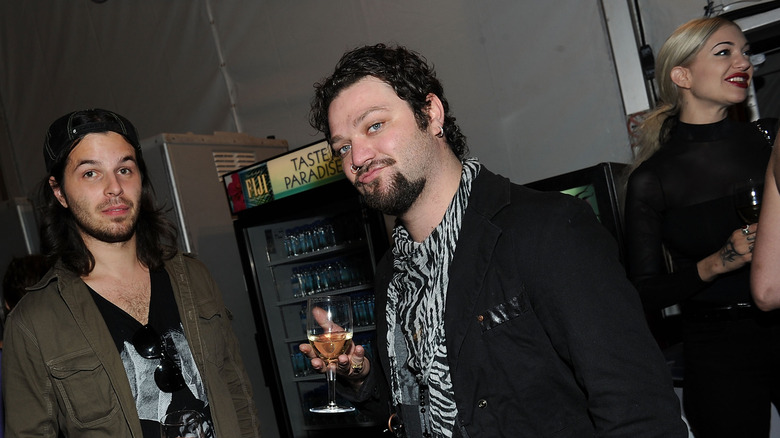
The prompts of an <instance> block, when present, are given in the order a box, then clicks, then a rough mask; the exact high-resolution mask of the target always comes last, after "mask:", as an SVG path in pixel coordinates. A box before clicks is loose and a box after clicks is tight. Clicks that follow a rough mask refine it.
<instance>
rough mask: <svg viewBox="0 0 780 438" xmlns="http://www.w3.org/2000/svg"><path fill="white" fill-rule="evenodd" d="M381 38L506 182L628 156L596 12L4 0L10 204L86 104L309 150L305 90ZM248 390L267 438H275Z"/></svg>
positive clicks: (147, 125) (496, 1) (448, 3)
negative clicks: (404, 49)
mask: <svg viewBox="0 0 780 438" xmlns="http://www.w3.org/2000/svg"><path fill="white" fill-rule="evenodd" d="M609 1H613V2H619V1H621V0H609ZM689 2H690V3H691V4H697V5H698V4H702V5H703V3H704V2H703V1H698V2H694V1H692V0H689ZM646 3H652V2H650V1H649V0H648V1H646ZM664 3H668V4H670V5H675V4H677V3H678V2H676V1H672V0H669V1H665V2H664ZM682 3H686V2H682ZM627 4H628V2H627ZM698 7H699V8H700V7H701V5H699V6H698ZM669 8H672V9H675V8H677V6H669ZM677 21H680V22H681V21H683V20H675V22H677ZM664 32H666V30H664ZM377 42H395V43H399V44H402V45H406V46H408V47H410V48H412V49H414V50H416V51H419V52H420V53H422V54H423V55H424V56H426V57H427V58H428V59H429V60H430V61H431V62H432V63H433V64H434V65H435V67H436V69H437V71H438V74H439V78H440V79H441V80H442V82H443V83H444V89H445V93H446V97H447V98H448V99H449V101H450V105H451V107H452V109H453V112H454V114H455V116H456V117H457V119H458V122H459V124H460V125H461V128H462V129H463V132H464V133H465V134H466V135H467V137H468V138H469V144H470V148H471V152H472V155H473V156H477V157H479V158H480V159H481V161H482V162H483V163H484V164H486V165H487V166H488V167H489V168H491V169H492V170H493V171H496V172H498V173H501V174H503V175H505V176H507V177H509V178H511V179H512V180H514V181H515V182H518V183H525V182H530V181H533V180H537V179H541V178H544V177H548V176H552V175H556V174H560V173H564V172H568V171H572V170H576V169H580V168H583V167H588V166H591V165H594V164H596V163H599V162H603V161H617V162H627V161H629V160H630V158H631V156H630V150H629V147H628V134H627V131H626V121H625V112H624V109H623V103H622V100H621V91H620V86H619V84H618V79H617V75H616V71H615V66H614V62H613V59H612V55H611V49H610V40H609V36H608V32H607V26H606V22H605V19H604V14H603V11H602V8H601V2H599V1H595V0H591V1H582V0H551V1H517V0H484V1H473V0H425V1H419V0H396V1H381V0H342V1H328V2H326V1H316V0H295V1H282V0H276V1H272V0H167V1H159V0H157V1H154V0H136V1H131V0H107V1H106V2H105V3H95V2H93V1H90V0H3V1H2V2H0V165H2V167H0V169H1V170H2V179H3V181H4V182H5V186H6V188H7V190H8V191H9V196H10V197H24V196H29V195H31V194H32V192H33V191H34V188H35V185H36V184H37V183H38V182H39V181H40V179H41V178H42V177H43V176H44V173H45V172H44V167H43V160H42V143H43V137H44V133H45V130H46V127H47V126H48V124H49V123H50V122H51V121H52V120H54V118H56V117H58V116H60V115H62V114H64V113H66V112H68V111H72V110H75V109H83V108H90V107H102V108H107V109H112V110H115V111H117V112H119V113H121V114H123V115H125V116H127V117H128V118H129V119H131V120H132V121H133V122H134V123H135V124H136V127H137V128H138V130H139V133H140V136H141V137H142V138H148V137H152V136H154V135H156V134H159V133H163V132H167V133H180V132H194V133H197V134H210V133H212V132H214V131H241V132H245V133H248V134H251V135H254V136H258V137H265V136H268V135H274V136H276V137H277V138H281V139H286V140H288V141H289V143H290V145H291V148H295V147H298V146H302V145H304V144H307V143H310V142H312V141H314V140H316V139H319V138H321V136H322V135H321V134H319V133H316V132H314V130H313V129H312V128H311V127H310V126H309V124H308V111H309V102H310V100H311V97H312V94H313V88H312V84H313V83H315V82H316V81H318V80H320V79H321V78H322V77H324V76H326V75H328V74H330V73H331V72H332V70H333V67H334V65H335V63H336V62H337V60H338V59H339V57H340V55H341V54H342V53H343V52H344V51H345V50H347V49H351V48H353V47H355V46H358V45H363V44H373V43H377ZM3 121H5V123H3ZM214 208H221V206H215V207H214ZM239 335H240V336H242V335H244V336H246V335H249V336H251V334H239ZM243 353H244V355H245V356H247V357H248V359H247V363H248V364H252V365H253V368H254V372H260V369H259V366H255V365H256V364H257V363H258V359H257V352H256V351H244V352H243ZM254 382H255V385H256V386H257V382H262V379H255V380H254ZM255 390H256V392H257V393H258V395H257V397H256V399H257V400H258V404H259V405H260V411H261V416H262V418H261V420H262V422H263V430H262V432H263V436H264V437H274V436H278V431H277V429H276V422H275V419H274V417H273V412H272V411H273V407H272V406H270V402H269V400H270V398H269V395H268V391H267V390H266V389H265V388H264V387H256V388H255Z"/></svg>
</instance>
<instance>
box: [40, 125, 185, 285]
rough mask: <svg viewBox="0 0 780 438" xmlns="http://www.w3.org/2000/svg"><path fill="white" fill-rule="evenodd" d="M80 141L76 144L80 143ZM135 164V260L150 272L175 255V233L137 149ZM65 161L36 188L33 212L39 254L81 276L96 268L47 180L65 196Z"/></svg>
mask: <svg viewBox="0 0 780 438" xmlns="http://www.w3.org/2000/svg"><path fill="white" fill-rule="evenodd" d="M80 140H81V138H79V139H77V140H76V141H75V142H78V141H80ZM135 153H136V161H137V163H138V168H139V170H140V172H141V187H142V190H141V203H140V207H141V208H140V212H139V214H138V221H137V222H136V227H135V236H136V253H137V256H138V260H140V261H141V263H143V264H144V265H145V266H146V267H147V268H149V269H150V270H157V269H161V268H162V267H163V264H164V262H165V261H166V260H169V259H171V258H173V256H174V255H176V251H177V247H176V239H177V237H178V233H177V231H176V227H175V226H174V225H173V223H172V222H171V221H170V220H168V218H167V217H166V216H165V210H164V209H163V208H162V207H158V206H157V205H156V202H155V195H154V188H153V187H152V182H151V180H150V179H149V176H148V174H147V170H146V163H145V162H144V159H143V154H142V153H141V149H140V148H136V149H135ZM66 162H67V158H64V159H62V160H61V162H58V163H56V164H55V165H54V166H53V167H52V169H51V172H50V174H49V175H48V176H47V177H46V178H45V179H44V180H43V181H41V183H40V184H39V186H38V201H37V202H36V204H37V206H36V213H37V218H38V226H39V228H40V237H41V252H42V253H43V254H45V255H46V257H47V258H48V259H49V261H50V262H51V263H53V262H54V261H56V260H57V259H61V260H62V262H63V263H64V264H65V266H66V267H67V268H68V269H70V270H72V271H73V272H75V273H76V274H78V275H80V276H85V275H88V274H89V273H90V272H92V269H94V267H95V258H94V257H93V256H92V253H91V252H90V251H89V249H87V246H86V245H85V244H84V240H83V239H82V238H81V234H80V233H79V227H78V224H77V222H76V218H75V217H74V216H73V213H72V212H71V211H70V209H67V208H65V207H63V206H62V205H61V204H60V202H59V201H58V200H57V198H56V197H55V196H54V191H53V190H52V188H51V187H50V185H49V177H54V179H55V180H56V181H57V184H60V186H61V188H62V190H63V191H64V192H65V193H67V190H66V187H64V186H63V185H62V183H63V175H64V171H65V163H66Z"/></svg>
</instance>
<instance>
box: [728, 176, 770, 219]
mask: <svg viewBox="0 0 780 438" xmlns="http://www.w3.org/2000/svg"><path fill="white" fill-rule="evenodd" d="M763 193H764V181H763V180H761V179H747V180H744V181H739V182H737V183H735V184H734V185H733V186H732V197H733V199H734V207H735V208H736V209H737V214H739V217H740V219H742V221H743V222H744V223H745V224H748V225H749V224H753V223H756V222H758V215H759V213H760V212H761V195H762V194H763Z"/></svg>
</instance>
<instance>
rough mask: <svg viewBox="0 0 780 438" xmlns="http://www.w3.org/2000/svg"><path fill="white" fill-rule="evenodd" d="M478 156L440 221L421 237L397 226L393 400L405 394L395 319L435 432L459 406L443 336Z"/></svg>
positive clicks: (447, 429)
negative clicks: (419, 239) (426, 392)
mask: <svg viewBox="0 0 780 438" xmlns="http://www.w3.org/2000/svg"><path fill="white" fill-rule="evenodd" d="M480 167H481V166H480V164H479V161H477V159H476V158H472V159H467V160H465V161H464V162H463V172H462V174H461V181H460V186H459V188H458V191H457V193H456V194H455V196H454V197H453V200H452V202H451V203H450V206H449V207H448V208H447V212H446V213H445V214H444V218H443V219H442V221H441V223H440V224H439V226H438V227H436V229H435V230H434V231H433V232H432V233H431V235H430V236H428V237H427V238H426V239H425V240H424V241H423V242H422V243H417V242H415V241H414V240H412V239H411V237H410V236H409V233H408V231H406V229H405V228H404V227H403V226H402V225H400V224H399V225H396V227H395V228H394V230H393V240H394V241H395V246H394V248H393V278H392V280H391V281H390V285H389V287H388V291H387V295H388V297H387V313H386V317H387V326H388V330H387V348H388V355H389V359H390V380H391V384H392V391H393V404H394V405H399V404H412V403H413V400H404V395H403V394H405V393H408V392H404V391H403V390H402V388H401V385H402V382H401V379H400V378H399V371H398V370H399V366H404V364H399V363H397V360H396V356H397V354H396V351H395V347H396V339H395V335H396V324H399V325H400V329H401V333H403V336H404V341H405V345H406V348H407V349H408V353H409V356H408V360H407V361H406V364H405V366H406V367H407V368H408V370H409V371H411V373H412V374H413V375H414V376H415V378H416V381H417V383H418V385H425V386H428V390H429V396H430V406H429V409H428V413H429V417H428V420H429V421H426V423H429V424H430V425H431V429H432V430H431V431H432V432H433V434H434V435H433V436H442V437H451V436H452V430H453V428H454V425H455V417H456V416H457V413H458V410H457V407H456V406H455V400H454V396H453V393H452V381H451V380H450V370H449V366H448V365H447V346H446V344H445V342H444V341H445V339H444V336H445V334H444V309H445V305H446V302H447V285H448V283H449V272H448V271H449V266H450V263H451V262H452V257H453V255H454V254H455V245H456V243H457V241H458V234H459V232H460V227H461V221H462V219H463V213H464V211H465V210H466V207H467V206H468V200H469V195H470V194H471V182H472V181H473V180H474V178H475V177H476V176H477V174H479V170H480Z"/></svg>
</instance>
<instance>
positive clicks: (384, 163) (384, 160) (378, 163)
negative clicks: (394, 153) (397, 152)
mask: <svg viewBox="0 0 780 438" xmlns="http://www.w3.org/2000/svg"><path fill="white" fill-rule="evenodd" d="M393 164H395V160H394V159H392V158H382V159H381V160H376V161H371V162H370V163H369V164H364V165H363V166H361V167H360V170H358V171H357V173H356V174H355V186H358V187H359V186H362V185H364V184H363V183H362V182H360V177H361V176H362V175H363V174H364V173H367V172H369V171H371V169H373V168H375V167H376V166H385V167H388V166H392V165H393Z"/></svg>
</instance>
